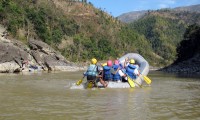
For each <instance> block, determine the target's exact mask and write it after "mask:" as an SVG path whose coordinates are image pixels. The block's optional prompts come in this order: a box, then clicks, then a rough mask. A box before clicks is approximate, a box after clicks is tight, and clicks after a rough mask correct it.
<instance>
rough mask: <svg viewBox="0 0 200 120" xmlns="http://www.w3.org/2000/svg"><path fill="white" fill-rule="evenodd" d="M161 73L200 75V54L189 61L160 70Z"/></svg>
mask: <svg viewBox="0 0 200 120" xmlns="http://www.w3.org/2000/svg"><path fill="white" fill-rule="evenodd" d="M160 71H164V72H170V73H180V74H182V73H184V74H200V54H199V53H198V54H196V55H195V56H193V57H192V58H190V59H188V60H185V61H182V62H179V63H176V64H172V65H170V66H168V67H166V68H163V69H160Z"/></svg>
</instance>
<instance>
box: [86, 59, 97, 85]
mask: <svg viewBox="0 0 200 120" xmlns="http://www.w3.org/2000/svg"><path fill="white" fill-rule="evenodd" d="M96 64H97V59H96V58H92V59H91V64H90V65H89V66H88V69H87V71H86V72H84V76H87V82H86V86H88V83H92V84H93V87H97V85H96V79H97V77H98V66H97V65H96Z"/></svg>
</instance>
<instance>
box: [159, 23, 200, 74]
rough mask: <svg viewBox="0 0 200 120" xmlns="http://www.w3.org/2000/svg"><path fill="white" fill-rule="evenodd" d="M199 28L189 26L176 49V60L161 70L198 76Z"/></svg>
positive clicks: (199, 53) (195, 25)
mask: <svg viewBox="0 0 200 120" xmlns="http://www.w3.org/2000/svg"><path fill="white" fill-rule="evenodd" d="M199 38H200V26H199V25H197V24H193V25H190V26H189V27H188V28H187V29H186V32H185V33H184V39H183V40H182V41H181V42H180V44H179V45H178V47H177V53H178V55H177V59H176V61H175V62H174V63H173V64H171V65H170V66H168V67H166V68H164V69H161V70H162V71H167V72H176V73H180V74H183V73H189V74H191V75H194V74H200V46H199V45H200V39H199Z"/></svg>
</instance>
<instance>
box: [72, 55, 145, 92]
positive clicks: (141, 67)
mask: <svg viewBox="0 0 200 120" xmlns="http://www.w3.org/2000/svg"><path fill="white" fill-rule="evenodd" d="M126 58H128V59H129V60H130V59H134V60H135V62H136V64H137V65H138V66H139V71H140V73H141V74H142V75H140V76H139V77H137V78H136V80H135V81H136V83H137V84H135V87H140V86H141V85H142V83H143V81H144V80H143V77H142V76H146V75H147V74H148V73H149V63H148V62H147V61H146V60H145V59H144V58H143V57H142V56H141V55H140V54H137V53H128V54H126V55H124V56H122V57H121V58H119V61H120V63H121V64H122V65H124V62H125V59H126ZM98 87H103V86H102V85H101V83H98ZM71 88H72V89H73V88H75V89H77V88H80V89H81V88H85V83H83V84H81V85H79V86H76V85H73V86H72V87H71ZM107 88H130V85H129V83H128V82H119V83H117V82H113V81H109V83H108V86H107Z"/></svg>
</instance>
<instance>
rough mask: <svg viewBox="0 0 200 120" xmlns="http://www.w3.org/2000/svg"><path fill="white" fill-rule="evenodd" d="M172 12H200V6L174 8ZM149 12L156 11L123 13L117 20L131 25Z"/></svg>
mask: <svg viewBox="0 0 200 120" xmlns="http://www.w3.org/2000/svg"><path fill="white" fill-rule="evenodd" d="M166 9H168V8H166ZM170 10H175V11H189V12H200V4H198V5H191V6H183V7H177V8H173V9H170ZM148 11H154V10H142V11H132V12H128V13H123V14H122V15H120V16H118V17H117V18H118V19H119V20H120V21H122V22H125V23H130V22H134V21H135V20H138V19H140V18H141V17H142V16H144V15H145V14H146V13H147V12H148Z"/></svg>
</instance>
